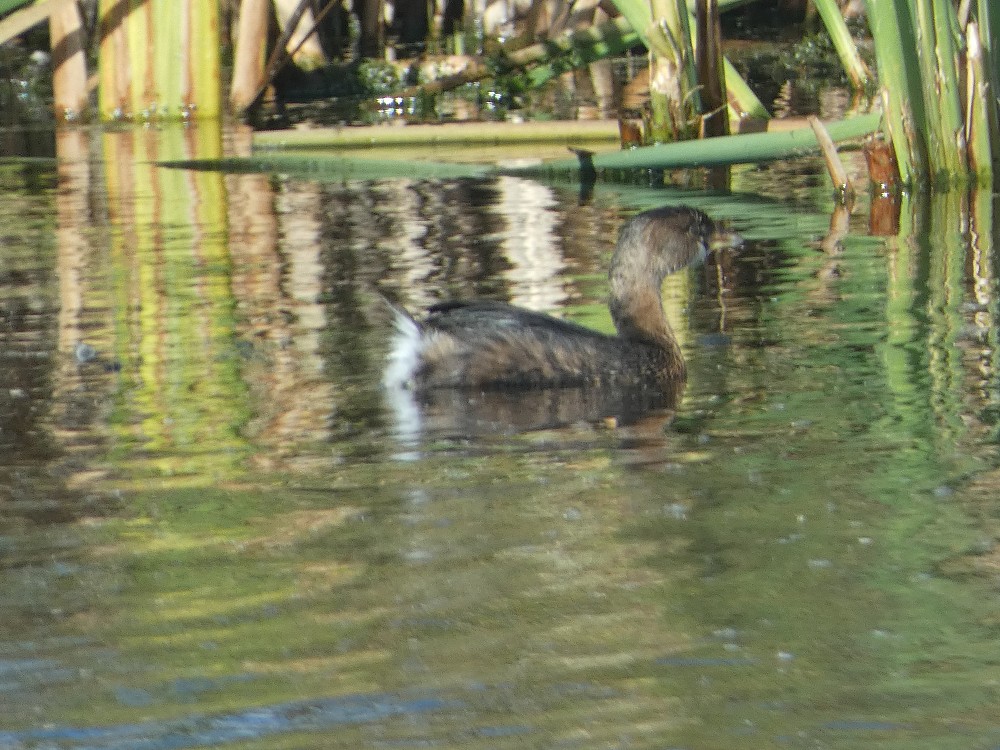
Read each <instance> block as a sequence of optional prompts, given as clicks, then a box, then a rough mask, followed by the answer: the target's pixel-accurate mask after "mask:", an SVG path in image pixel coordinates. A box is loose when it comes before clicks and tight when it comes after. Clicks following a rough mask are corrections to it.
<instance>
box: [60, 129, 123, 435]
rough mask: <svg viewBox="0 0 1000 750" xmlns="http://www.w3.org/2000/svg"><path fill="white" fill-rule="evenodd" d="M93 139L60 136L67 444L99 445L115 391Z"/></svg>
mask: <svg viewBox="0 0 1000 750" xmlns="http://www.w3.org/2000/svg"><path fill="white" fill-rule="evenodd" d="M90 145H91V139H90V135H89V134H88V133H87V132H86V131H83V130H72V129H62V130H58V131H57V132H56V149H57V153H58V156H59V165H58V173H59V181H60V187H61V189H60V191H59V193H58V195H57V197H56V216H57V222H58V223H57V227H56V245H57V249H58V256H57V260H56V263H57V271H58V275H59V330H58V352H59V359H58V366H57V370H56V372H57V375H56V378H55V382H54V393H53V399H54V400H53V422H54V424H53V431H54V433H55V434H56V436H58V437H59V439H60V442H61V443H62V444H63V445H64V446H67V447H68V446H70V445H74V444H78V445H75V446H74V447H76V448H77V449H78V450H79V449H80V448H81V447H82V446H84V445H86V446H88V447H89V449H91V450H93V449H95V448H96V447H97V445H96V441H97V439H98V435H97V433H98V431H99V430H101V429H102V428H103V425H102V424H101V419H102V418H103V416H104V414H103V410H102V409H101V405H102V404H103V403H105V399H106V398H107V395H108V392H109V391H110V388H111V378H110V371H111V369H112V366H113V362H112V358H109V357H108V353H109V352H110V351H111V348H112V347H111V329H110V327H109V325H108V321H107V319H106V315H105V314H106V313H107V311H108V309H109V307H108V305H109V300H108V299H107V297H106V296H105V294H104V292H105V290H104V289H103V288H102V287H101V286H99V285H97V284H95V280H94V276H93V274H94V272H95V264H96V262H97V256H98V252H99V248H97V247H95V246H94V236H93V233H92V232H91V231H90V229H91V224H92V220H93V216H92V213H91V206H92V203H91V198H92V196H93V192H92V187H93V186H92V182H91V180H92V179H93V176H92V174H91V163H90V154H89V149H90Z"/></svg>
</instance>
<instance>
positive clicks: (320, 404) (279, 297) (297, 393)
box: [227, 175, 334, 462]
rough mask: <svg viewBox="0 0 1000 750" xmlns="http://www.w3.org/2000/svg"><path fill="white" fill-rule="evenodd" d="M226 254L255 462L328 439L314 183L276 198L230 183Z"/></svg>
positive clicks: (252, 180) (266, 186)
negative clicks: (243, 346) (228, 252)
mask: <svg viewBox="0 0 1000 750" xmlns="http://www.w3.org/2000/svg"><path fill="white" fill-rule="evenodd" d="M227 187H228V190H229V223H230V237H229V241H230V247H231V248H232V252H233V261H234V274H233V289H234V294H235V295H236V297H237V299H238V301H239V302H238V311H239V323H238V326H239V328H238V330H240V331H241V333H242V334H243V340H244V341H245V342H247V344H248V346H249V350H248V351H247V352H245V354H246V355H247V356H245V358H244V365H243V370H244V375H245V380H246V382H247V385H248V387H249V388H250V390H251V394H252V396H253V403H254V410H253V418H252V419H251V421H250V423H249V425H248V427H247V433H248V435H250V436H251V437H252V438H253V442H254V444H255V446H256V447H257V448H258V449H259V453H258V459H259V460H262V461H268V462H273V460H274V459H275V457H277V456H281V455H290V454H293V453H294V452H295V450H296V448H297V447H298V446H300V445H301V444H302V443H303V442H309V441H320V440H323V439H325V438H326V435H327V433H328V431H329V427H328V422H329V415H330V410H331V408H332V404H333V401H334V395H333V392H332V391H333V386H332V384H331V383H330V382H329V380H328V379H326V378H324V377H323V375H322V373H323V362H322V360H321V355H320V351H319V349H320V334H321V332H322V331H323V330H324V328H325V326H326V318H325V315H324V311H323V308H322V306H321V305H320V304H319V296H320V287H319V280H320V276H321V263H320V257H319V253H320V242H319V234H320V224H319V217H320V215H321V212H322V201H321V195H320V193H319V190H318V188H317V186H316V185H314V184H311V183H302V184H293V185H285V186H283V189H280V190H279V191H276V190H275V187H274V185H273V184H272V179H271V178H270V177H267V176H264V175H231V176H230V177H228V178H227Z"/></svg>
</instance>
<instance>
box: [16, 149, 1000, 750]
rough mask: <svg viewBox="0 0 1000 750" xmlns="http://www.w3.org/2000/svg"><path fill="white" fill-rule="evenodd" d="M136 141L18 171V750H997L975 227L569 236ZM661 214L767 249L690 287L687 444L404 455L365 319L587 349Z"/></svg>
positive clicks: (569, 439) (646, 435) (506, 201)
mask: <svg viewBox="0 0 1000 750" xmlns="http://www.w3.org/2000/svg"><path fill="white" fill-rule="evenodd" d="M123 137H124V136H121V137H119V136H104V140H102V139H101V138H97V139H96V144H95V143H94V142H89V141H88V143H91V145H90V146H89V147H88V148H87V149H84V150H83V153H82V155H81V156H79V157H77V158H76V159H72V158H71V159H68V160H67V161H66V162H64V164H63V165H62V166H61V167H59V169H58V170H57V169H56V168H55V167H54V166H51V165H46V164H35V165H28V166H25V165H5V166H3V167H0V189H2V191H3V196H4V199H3V201H2V202H0V222H2V225H3V227H4V229H3V233H2V234H3V236H2V238H0V282H2V284H0V342H2V346H0V362H2V367H0V445H2V446H3V449H4V450H3V459H2V460H0V566H2V570H3V574H2V575H0V602H2V603H3V606H2V607H0V702H2V705H3V711H2V713H0V748H17V749H20V748H50V747H59V748H84V747H86V748H136V747H141V748H182V747H229V746H232V747H249V748H293V747H294V748H311V747H316V748H320V747H322V748H328V747H344V748H361V747H373V748H396V747H402V748H409V747H472V748H476V747H482V748H502V747H510V748H515V747H516V748H522V747H531V748H612V747H614V748H692V749H699V750H700V749H701V748H733V747H741V748H744V747H745V748H772V747H791V748H816V747H824V748H857V747H866V748H867V747H878V748H935V749H936V748H956V749H957V748H993V747H998V746H1000V707H998V702H997V701H998V697H1000V696H998V692H1000V664H998V662H1000V657H998V656H997V649H996V635H997V630H998V627H1000V606H998V605H1000V597H998V591H997V572H998V570H1000V557H998V555H997V551H996V547H995V539H996V536H997V530H998V522H1000V512H998V510H997V504H996V498H995V495H996V492H995V487H997V486H998V484H1000V479H998V477H1000V475H998V472H997V467H998V464H1000V462H998V460H997V452H996V447H995V446H996V421H997V386H998V384H997V374H996V356H997V355H996V352H997V345H996V335H997V312H998V311H997V304H996V265H995V264H996V261H995V258H994V256H993V245H994V237H995V234H994V231H993V228H992V218H991V213H990V211H991V208H992V204H991V202H990V200H989V199H988V197H987V198H986V199H983V200H981V201H979V202H974V203H973V204H972V205H971V206H967V205H964V202H963V200H961V199H960V198H959V197H958V196H948V197H945V198H941V199H935V200H934V201H928V202H927V203H926V204H925V205H916V204H915V203H911V202H908V201H906V202H904V205H903V206H902V212H901V213H902V219H901V224H900V227H899V228H898V232H897V234H896V235H895V236H892V237H888V238H880V237H872V236H869V232H868V222H869V219H868V205H867V202H862V203H859V205H858V206H856V207H855V209H854V211H853V213H852V215H851V217H850V221H849V225H848V226H847V231H846V233H842V235H840V236H839V240H838V241H833V240H835V239H836V238H832V237H829V236H828V235H829V227H830V224H831V219H830V216H831V211H832V208H833V207H832V204H831V203H830V201H829V199H828V197H827V191H826V188H825V186H824V184H823V182H822V180H821V179H820V178H819V177H816V176H813V175H816V174H818V172H814V171H813V169H814V166H815V165H812V164H800V165H794V166H793V167H792V168H790V169H787V170H786V169H784V168H782V167H778V166H775V167H770V168H753V169H745V170H741V171H739V172H737V174H736V175H734V189H733V192H732V193H731V194H728V195H723V196H720V195H715V196H713V195H709V194H699V193H697V192H688V193H678V192H676V191H671V190H666V189H659V190H654V189H638V188H623V187H617V188H616V187H612V186H598V188H597V190H596V191H595V194H594V195H593V196H592V197H591V198H589V199H588V200H585V201H582V202H581V200H580V196H579V194H578V192H577V190H576V188H575V186H571V185H568V186H560V185H547V184H544V183H539V182H533V181H529V180H508V179H481V180H464V181H463V180H456V181H447V180H426V179H425V180H384V181H371V182H350V183H343V182H340V183H337V182H329V183H323V182H317V181H310V180H306V179H297V178H294V177H289V176H277V175H276V176H258V175H225V176H224V175H218V174H213V173H197V174H194V173H188V172H184V171H181V170H161V169H158V168H156V167H153V166H151V165H149V164H148V163H146V159H145V157H148V156H149V155H150V154H151V153H153V152H155V154H154V155H156V156H162V155H164V154H167V155H168V156H170V158H173V155H172V153H171V149H172V148H176V147H177V144H176V143H173V144H171V141H170V138H171V137H175V136H171V135H170V134H162V135H159V134H146V135H144V136H142V137H141V138H140V139H139V140H137V141H136V142H131V141H129V142H128V143H127V144H125V145H126V146H127V147H128V148H125V149H122V148H121V147H122V145H123V144H122V142H121V141H120V140H119V141H116V140H115V138H123ZM185 137H187V136H185ZM142 139H145V140H142ZM123 154H128V155H130V156H129V157H128V158H126V157H125V156H123ZM679 202H685V203H691V204H693V205H697V206H699V207H701V208H703V209H704V210H706V211H708V212H709V213H711V214H712V215H713V216H715V217H716V218H726V219H729V220H731V221H732V222H733V223H734V226H735V227H736V228H737V229H738V230H739V231H740V232H741V233H743V234H744V235H745V236H746V238H747V239H748V242H747V244H746V246H745V247H744V248H743V249H742V250H740V251H739V252H737V253H730V254H726V255H724V256H719V257H712V258H710V259H709V261H708V262H707V263H706V264H705V265H703V266H699V267H697V268H693V269H689V270H688V271H686V272H684V273H683V274H681V275H680V276H678V277H676V278H673V279H671V280H669V281H668V285H667V289H666V292H665V294H666V297H667V307H668V310H669V311H670V314H671V315H672V316H673V318H674V322H675V327H676V328H677V329H678V331H679V332H680V335H681V337H682V339H683V341H684V346H685V351H686V356H687V361H688V371H689V379H688V386H687V390H686V392H685V394H684V398H683V401H682V403H681V404H680V405H679V407H678V409H677V410H676V413H675V414H660V413H657V414H651V415H649V416H648V417H647V418H646V419H643V420H640V421H639V422H638V423H636V424H630V425H616V424H614V423H613V422H607V421H602V422H598V423H596V424H589V423H582V422H580V421H572V420H571V421H570V422H569V423H568V424H563V425H558V424H547V425H546V428H545V429H541V430H532V431H528V432H522V431H519V430H518V429H516V428H515V427H513V426H511V425H508V426H507V427H506V428H504V426H503V425H502V424H493V425H492V427H493V428H494V429H490V430H483V431H474V432H473V433H468V432H466V433H463V432H462V430H461V429H459V428H457V427H456V423H459V424H460V423H461V419H460V418H457V419H456V415H454V414H452V415H449V414H438V415H436V417H435V419H431V420H427V421H425V422H424V423H423V426H422V428H421V429H418V430H417V431H416V432H412V431H411V432H409V433H407V434H406V435H404V436H401V435H400V434H397V433H396V432H395V429H396V428H395V427H394V425H396V424H397V416H396V415H394V414H393V413H392V411H391V409H390V408H389V407H388V406H387V405H386V403H385V400H384V398H383V394H382V392H381V389H380V386H379V372H380V368H381V366H382V358H383V355H384V352H385V347H386V340H387V337H388V333H389V331H388V321H387V318H386V316H385V311H384V309H383V307H382V305H381V303H380V302H379V299H378V296H377V292H381V293H384V294H387V295H390V296H392V297H393V298H394V299H398V300H400V301H401V302H404V303H406V304H408V305H411V306H413V307H419V306H421V305H422V304H426V303H428V302H431V301H434V300H436V299H442V298H446V299H447V298H454V297H465V296H472V295H485V296H490V297H494V298H501V299H515V300H517V301H521V302H524V303H526V304H533V305H534V306H536V307H539V308H540V309H545V310H550V311H557V312H558V311H560V310H562V311H563V314H565V315H567V316H568V317H572V318H573V319H576V320H579V321H581V322H585V323H586V324H588V325H593V326H595V327H601V328H606V327H607V326H608V320H607V313H606V310H605V309H604V307H603V299H604V293H605V287H604V279H603V269H604V268H605V267H606V263H607V259H608V257H609V254H610V251H611V248H612V245H613V241H614V235H615V232H616V231H617V227H618V226H619V225H620V223H621V221H622V220H623V219H624V218H625V217H627V216H628V215H630V214H631V213H633V212H635V211H636V210H639V209H642V208H647V207H650V206H653V205H661V204H667V203H679ZM965 210H967V211H968V213H966V214H965V215H966V216H969V217H971V222H972V224H971V226H966V224H963V222H962V216H963V211H965ZM824 238H827V239H829V240H830V241H827V242H824ZM81 344H82V345H85V346H81ZM87 347H91V348H87ZM509 408H510V409H511V410H513V411H516V409H517V405H516V404H514V405H513V406H509ZM526 408H531V409H534V408H536V405H535V404H531V405H530V407H526ZM511 413H513V412H511ZM458 417H461V415H458ZM512 419H513V418H512ZM496 421H497V422H499V421H501V420H499V418H498V419H497V420H496Z"/></svg>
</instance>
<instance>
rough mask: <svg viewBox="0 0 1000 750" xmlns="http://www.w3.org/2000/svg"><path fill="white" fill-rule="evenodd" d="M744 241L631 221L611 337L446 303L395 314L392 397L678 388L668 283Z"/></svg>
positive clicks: (618, 266)
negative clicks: (448, 391) (399, 393)
mask: <svg viewBox="0 0 1000 750" xmlns="http://www.w3.org/2000/svg"><path fill="white" fill-rule="evenodd" d="M738 242H739V238H738V237H737V236H736V235H734V234H733V233H731V232H729V231H727V230H725V229H724V228H723V227H722V226H721V225H719V224H718V223H716V222H715V221H713V220H712V219H711V218H710V217H709V216H708V215H706V214H705V213H703V212H702V211H699V210H697V209H694V208H689V207H686V206H676V207H673V206H667V207H662V208H655V209H652V210H649V211H644V212H642V213H639V214H637V215H635V216H633V217H632V218H631V219H629V220H628V221H626V222H625V223H624V224H623V225H622V227H621V230H620V232H619V235H618V242H617V245H616V247H615V251H614V254H613V255H612V258H611V266H610V269H609V271H608V282H609V299H608V306H609V308H610V311H611V318H612V320H613V321H614V324H615V327H616V329H617V331H618V333H617V335H607V334H604V333H600V332H598V331H594V330H592V329H590V328H586V327H584V326H581V325H578V324H576V323H572V322H569V321H565V320H560V319H559V318H555V317H552V316H551V315H546V314H544V313H539V312H534V311H532V310H526V309H524V308H521V307H516V306H514V305H510V304H507V303H504V302H493V301H484V300H473V301H454V302H442V303H440V304H437V305H434V306H432V307H431V308H429V310H428V311H427V314H426V316H425V317H424V318H423V319H421V320H419V321H418V320H416V319H415V318H413V317H412V316H411V315H409V314H408V313H407V312H406V311H405V310H402V309H400V308H398V307H395V306H393V311H394V323H395V328H396V333H395V337H394V340H393V344H392V347H391V350H390V353H389V356H388V363H387V367H386V369H385V372H384V377H383V382H384V384H385V385H386V386H387V387H389V388H405V389H410V390H414V391H429V390H433V389H441V388H458V389H479V390H483V391H485V390H493V389H497V390H517V389H539V388H563V387H601V388H607V387H612V388H613V387H622V388H634V387H636V386H641V387H648V386H657V385H659V386H663V387H667V386H676V385H677V384H678V383H682V382H683V381H684V378H685V375H686V370H685V364H684V357H683V354H682V352H681V348H680V345H679V344H678V342H677V337H676V336H675V335H674V331H673V329H672V328H671V327H670V323H669V322H668V321H667V318H666V315H665V314H664V311H663V302H662V296H661V295H662V291H661V286H662V284H663V279H664V278H665V277H666V276H667V275H668V274H671V273H673V272H675V271H677V270H679V269H681V268H683V267H685V266H687V265H689V264H690V263H692V262H695V261H697V260H700V259H703V258H704V256H705V255H706V254H707V253H708V251H709V249H711V248H712V247H717V246H720V245H721V246H724V245H734V244H738Z"/></svg>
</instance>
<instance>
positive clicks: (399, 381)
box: [382, 306, 424, 388]
mask: <svg viewBox="0 0 1000 750" xmlns="http://www.w3.org/2000/svg"><path fill="white" fill-rule="evenodd" d="M392 318H393V327H394V328H395V333H394V334H393V337H392V346H391V347H390V349H389V353H388V355H387V356H386V366H385V371H384V372H383V373H382V384H383V385H384V386H385V387H386V388H409V387H411V386H412V384H413V378H414V376H415V375H416V373H417V368H418V367H419V366H420V354H421V352H422V351H423V348H424V341H423V336H422V333H421V331H420V326H418V325H417V323H416V321H415V320H414V319H413V318H411V317H410V316H409V315H407V314H406V313H405V312H404V311H403V310H400V309H399V308H398V307H395V306H393V308H392Z"/></svg>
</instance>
